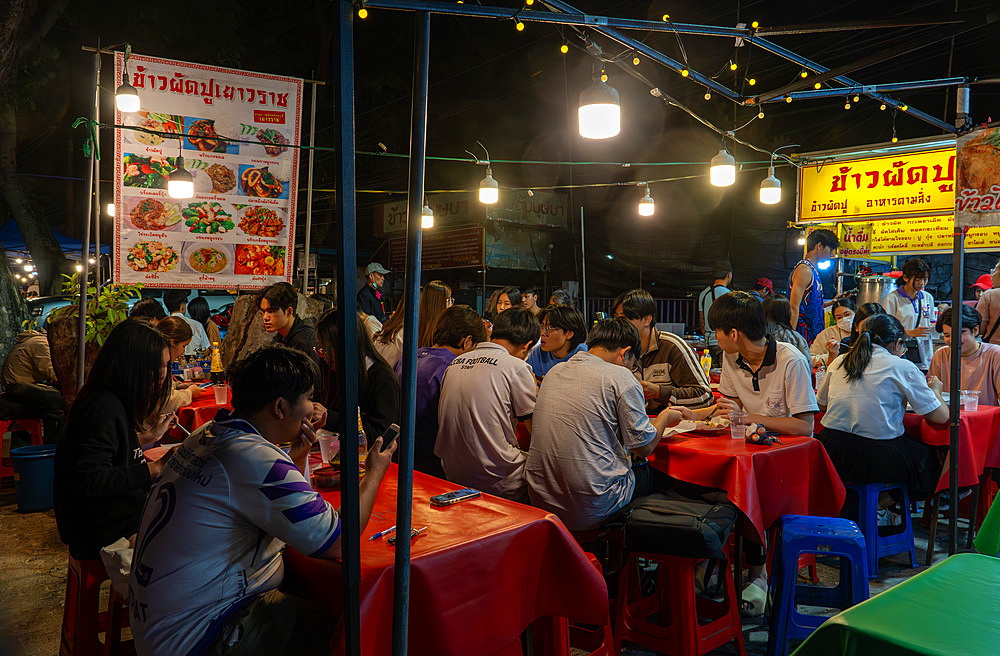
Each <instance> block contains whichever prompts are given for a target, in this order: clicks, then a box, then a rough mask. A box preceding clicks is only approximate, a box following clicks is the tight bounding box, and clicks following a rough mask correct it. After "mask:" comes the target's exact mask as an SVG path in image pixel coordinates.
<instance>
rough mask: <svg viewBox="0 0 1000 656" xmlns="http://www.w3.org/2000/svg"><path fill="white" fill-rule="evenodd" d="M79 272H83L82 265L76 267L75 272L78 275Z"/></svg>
mask: <svg viewBox="0 0 1000 656" xmlns="http://www.w3.org/2000/svg"><path fill="white" fill-rule="evenodd" d="M81 271H83V265H82V264H77V265H76V272H77V273H80V272H81Z"/></svg>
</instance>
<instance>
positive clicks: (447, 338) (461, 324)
mask: <svg viewBox="0 0 1000 656" xmlns="http://www.w3.org/2000/svg"><path fill="white" fill-rule="evenodd" d="M466 337H472V341H473V343H475V344H478V343H480V342H485V341H487V340H488V339H489V335H487V334H486V325H485V324H484V323H483V320H482V318H480V316H479V315H478V314H477V313H476V311H475V310H473V309H472V308H470V307H469V306H468V305H452V306H451V307H450V308H446V309H445V310H444V311H443V312H442V313H441V314H440V315H438V318H437V325H436V326H435V327H434V337H433V342H434V344H440V345H442V346H450V347H452V348H458V347H459V346H460V345H461V344H462V340H463V339H465V338H466Z"/></svg>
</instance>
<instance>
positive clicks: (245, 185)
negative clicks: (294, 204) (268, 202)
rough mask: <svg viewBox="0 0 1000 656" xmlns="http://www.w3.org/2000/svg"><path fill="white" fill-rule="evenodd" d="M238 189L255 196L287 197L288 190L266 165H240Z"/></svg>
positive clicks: (245, 194)
mask: <svg viewBox="0 0 1000 656" xmlns="http://www.w3.org/2000/svg"><path fill="white" fill-rule="evenodd" d="M240 191H241V192H242V194H243V195H244V196H253V197H256V198H288V190H287V189H286V188H285V185H284V184H282V182H281V180H278V178H277V177H276V176H275V175H274V173H272V172H271V170H270V169H269V168H268V167H266V166H260V167H258V166H254V165H253V164H241V165H240Z"/></svg>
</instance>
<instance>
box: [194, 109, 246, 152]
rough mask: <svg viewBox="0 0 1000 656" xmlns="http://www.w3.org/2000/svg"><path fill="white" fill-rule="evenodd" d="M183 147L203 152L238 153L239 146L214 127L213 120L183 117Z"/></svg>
mask: <svg viewBox="0 0 1000 656" xmlns="http://www.w3.org/2000/svg"><path fill="white" fill-rule="evenodd" d="M184 148H185V149H188V150H198V151H201V152H203V153H226V152H229V153H234V154H235V153H238V152H239V146H238V145H237V144H231V143H229V142H228V141H226V139H225V138H224V136H223V135H222V134H219V132H218V131H217V130H216V128H215V120H214V119H207V118H196V117H193V116H185V117H184Z"/></svg>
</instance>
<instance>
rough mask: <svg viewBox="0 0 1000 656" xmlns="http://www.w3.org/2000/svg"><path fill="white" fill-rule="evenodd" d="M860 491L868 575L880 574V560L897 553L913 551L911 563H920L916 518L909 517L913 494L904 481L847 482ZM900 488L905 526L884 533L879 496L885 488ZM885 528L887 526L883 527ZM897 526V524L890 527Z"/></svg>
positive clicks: (860, 512) (887, 489)
mask: <svg viewBox="0 0 1000 656" xmlns="http://www.w3.org/2000/svg"><path fill="white" fill-rule="evenodd" d="M846 487H847V489H849V490H853V491H854V493H855V494H857V495H858V516H857V518H856V519H855V521H857V524H858V528H860V529H861V532H862V533H864V534H865V542H866V543H867V545H868V576H869V578H876V577H877V576H878V560H879V558H883V557H885V556H892V555H895V554H898V553H907V552H909V554H910V567H916V566H917V548H916V547H915V546H914V545H913V518H912V517H910V494H909V492H907V491H906V486H905V485H899V484H887V483H869V484H868V485H847V486H846ZM889 490H901V491H902V493H903V500H902V502H901V505H902V506H903V525H902V526H903V528H902V530H901V531H899V532H898V533H893V534H891V535H881V534H880V533H879V530H878V529H879V526H878V497H879V494H880V493H882V492H888V491H889ZM883 528H885V527H883ZM891 528H894V529H895V528H897V527H891Z"/></svg>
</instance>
